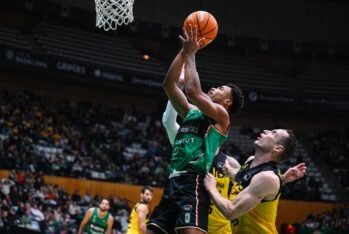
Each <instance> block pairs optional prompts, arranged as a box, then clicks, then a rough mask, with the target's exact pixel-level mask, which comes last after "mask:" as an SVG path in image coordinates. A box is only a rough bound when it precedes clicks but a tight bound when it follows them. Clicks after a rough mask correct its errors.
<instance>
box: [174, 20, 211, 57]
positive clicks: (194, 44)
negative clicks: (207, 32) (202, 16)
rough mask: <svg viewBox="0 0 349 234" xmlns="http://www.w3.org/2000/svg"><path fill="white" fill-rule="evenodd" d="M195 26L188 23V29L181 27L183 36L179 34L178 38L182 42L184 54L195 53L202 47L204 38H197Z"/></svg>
mask: <svg viewBox="0 0 349 234" xmlns="http://www.w3.org/2000/svg"><path fill="white" fill-rule="evenodd" d="M197 34H198V30H197V26H196V25H191V24H190V25H189V30H186V28H185V27H183V36H181V35H180V36H179V39H180V40H181V41H182V43H183V51H184V53H186V54H195V53H196V52H197V51H198V50H199V49H200V48H202V47H203V45H204V42H205V38H201V39H200V40H199V41H198V40H197Z"/></svg>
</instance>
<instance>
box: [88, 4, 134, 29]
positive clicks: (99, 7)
mask: <svg viewBox="0 0 349 234" xmlns="http://www.w3.org/2000/svg"><path fill="white" fill-rule="evenodd" d="M95 3H96V27H99V28H103V29H104V30H105V31H108V30H110V29H112V30H115V29H116V28H117V26H120V25H123V24H124V25H126V24H128V23H131V22H132V21H133V3H134V0H95Z"/></svg>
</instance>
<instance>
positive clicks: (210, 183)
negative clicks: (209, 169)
mask: <svg viewBox="0 0 349 234" xmlns="http://www.w3.org/2000/svg"><path fill="white" fill-rule="evenodd" d="M216 184H217V181H216V178H215V177H214V176H213V175H212V174H211V173H207V174H206V176H205V180H204V185H205V188H206V190H207V191H209V190H210V189H212V188H216Z"/></svg>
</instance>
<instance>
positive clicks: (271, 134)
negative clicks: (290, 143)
mask: <svg viewBox="0 0 349 234" xmlns="http://www.w3.org/2000/svg"><path fill="white" fill-rule="evenodd" d="M284 137H289V135H288V133H287V131H286V130H284V129H274V130H264V131H263V132H262V133H261V134H260V135H259V137H257V139H256V140H255V142H254V145H255V146H257V147H259V148H260V149H262V150H263V152H271V151H272V150H274V149H275V148H276V147H278V146H280V141H281V139H283V138H284Z"/></svg>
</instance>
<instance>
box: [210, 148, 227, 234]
mask: <svg viewBox="0 0 349 234" xmlns="http://www.w3.org/2000/svg"><path fill="white" fill-rule="evenodd" d="M226 158H227V156H226V155H225V154H223V153H222V152H219V153H218V154H217V155H216V156H215V157H214V159H213V162H212V167H211V171H210V172H211V174H213V176H214V177H216V180H217V189H218V191H219V193H220V194H221V195H222V196H223V197H224V198H226V199H229V194H230V190H231V188H232V183H231V182H230V178H229V177H226V176H225V175H224V174H223V170H222V167H223V165H224V162H225V160H226ZM208 233H209V234H231V233H232V232H231V225H230V220H229V219H227V218H226V217H225V216H224V215H223V214H222V213H221V212H220V211H219V210H218V208H217V207H216V206H215V205H214V204H213V202H212V201H211V204H210V209H209V215H208Z"/></svg>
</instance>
